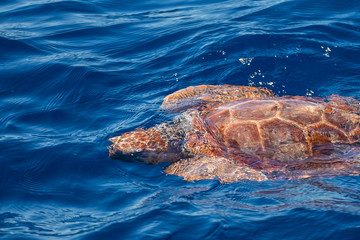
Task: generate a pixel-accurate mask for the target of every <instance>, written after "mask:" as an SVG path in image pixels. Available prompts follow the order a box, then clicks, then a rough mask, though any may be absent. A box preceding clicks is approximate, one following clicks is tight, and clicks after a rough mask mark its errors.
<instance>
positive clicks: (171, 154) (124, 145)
mask: <svg viewBox="0 0 360 240" xmlns="http://www.w3.org/2000/svg"><path fill="white" fill-rule="evenodd" d="M109 140H110V142H112V143H113V144H112V145H111V146H109V147H108V149H109V156H110V157H111V158H112V159H120V160H125V161H130V162H144V163H148V164H157V163H158V162H173V161H176V160H178V159H179V158H180V157H179V156H180V153H179V152H176V151H174V150H172V151H171V148H170V147H169V142H168V140H167V138H166V136H164V134H163V133H162V132H161V130H159V129H157V128H155V127H153V128H149V129H147V130H144V129H137V130H135V131H132V132H128V133H124V134H122V135H121V136H117V137H113V138H110V139H109Z"/></svg>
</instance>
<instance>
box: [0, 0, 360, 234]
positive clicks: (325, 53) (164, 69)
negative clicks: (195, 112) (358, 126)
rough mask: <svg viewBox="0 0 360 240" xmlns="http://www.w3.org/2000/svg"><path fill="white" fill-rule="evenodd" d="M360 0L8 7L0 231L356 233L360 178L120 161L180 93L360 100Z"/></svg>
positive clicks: (3, 7) (1, 42)
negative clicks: (241, 173) (114, 150)
mask: <svg viewBox="0 0 360 240" xmlns="http://www.w3.org/2000/svg"><path fill="white" fill-rule="evenodd" d="M359 12H360V5H359V2H358V1H356V0H346V1H341V2H339V1H335V0H318V1H315V2H314V1H310V0H275V1H274V0H272V1H270V0H256V1H255V0H243V1H235V0H228V1H220V0H211V1H203V0H202V1H201V0H189V1H176V0H171V1H165V3H164V2H161V1H151V0H140V1H127V0H123V1H115V0H86V1H85V0H76V1H75V0H69V1H64V0H36V1H35V0H26V1H25V0H11V1H10V0H2V1H1V3H0V19H1V21H0V76H1V78H0V151H1V155H0V161H1V168H0V189H1V194H0V202H1V205H0V237H1V238H3V239H190V238H191V239H358V237H359V236H360V187H359V183H360V178H359V177H358V176H342V177H335V178H325V179H308V180H300V181H280V180H279V181H268V182H262V183H258V182H251V181H240V182H238V183H234V184H220V183H219V182H217V181H213V180H207V181H198V182H190V183H189V182H185V181H183V180H181V179H180V178H178V177H176V176H166V175H165V174H164V173H163V168H164V166H165V165H154V166H149V165H144V164H132V163H127V162H121V161H112V160H111V159H109V158H108V152H107V149H106V147H107V146H108V145H109V142H108V141H107V139H108V138H109V137H112V136H115V135H118V134H121V133H123V132H126V131H130V130H133V129H135V128H136V127H138V126H143V127H149V126H152V125H154V124H156V123H160V122H162V121H165V120H169V119H170V118H171V117H172V116H169V115H166V114H165V113H163V112H161V111H159V110H158V108H159V106H160V104H161V101H162V99H163V98H164V97H165V96H166V95H167V94H170V93H172V92H173V91H176V90H179V89H181V88H185V87H188V86H192V85H199V84H238V85H252V86H263V87H267V88H269V89H271V90H273V91H274V92H275V93H277V94H280V95H283V94H289V95H308V96H320V97H323V96H328V95H331V94H340V95H344V96H354V97H356V98H359V97H360V73H359V69H360V41H359V39H360V27H359V26H360V15H359Z"/></svg>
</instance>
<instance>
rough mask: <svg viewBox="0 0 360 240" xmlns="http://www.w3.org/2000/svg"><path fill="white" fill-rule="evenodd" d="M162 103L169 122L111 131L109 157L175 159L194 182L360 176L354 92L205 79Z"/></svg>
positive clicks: (359, 113)
mask: <svg viewBox="0 0 360 240" xmlns="http://www.w3.org/2000/svg"><path fill="white" fill-rule="evenodd" d="M162 108H163V109H165V110H167V111H170V112H181V111H182V114H180V115H179V116H178V117H176V118H175V119H174V120H173V122H171V123H162V124H159V125H156V126H154V127H152V128H149V129H147V130H144V129H138V130H135V131H133V132H130V133H124V134H123V135H121V136H118V137H114V138H111V139H110V141H111V142H113V144H112V145H111V146H110V147H109V151H110V157H112V158H118V159H123V160H129V159H130V160H138V161H142V162H146V163H152V164H154V163H158V162H173V163H172V164H171V165H170V166H168V167H167V168H166V169H165V172H166V173H167V174H173V175H178V176H181V177H183V178H184V179H185V180H188V181H193V180H200V179H219V180H220V181H221V182H228V183H229V182H236V181H239V180H242V179H247V180H255V181H264V180H268V179H301V178H308V177H330V176H336V175H358V174H359V172H360V167H359V165H360V160H359V159H360V157H359V150H360V148H359V147H360V146H359V145H358V144H359V143H360V105H359V102H358V101H357V100H355V99H354V98H350V97H341V96H337V95H332V96H330V97H328V98H326V99H321V98H311V97H302V96H284V97H278V96H274V94H273V93H272V92H271V91H270V90H267V89H264V88H256V87H246V86H231V85H222V86H216V85H201V86H195V87H188V88H186V89H182V90H179V91H177V92H175V93H173V94H171V95H169V96H167V97H166V98H165V99H164V102H163V104H162Z"/></svg>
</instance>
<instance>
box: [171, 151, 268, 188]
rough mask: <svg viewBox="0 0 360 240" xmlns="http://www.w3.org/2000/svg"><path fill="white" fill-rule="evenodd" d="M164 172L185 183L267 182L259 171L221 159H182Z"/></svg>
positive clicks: (207, 157) (201, 157)
mask: <svg viewBox="0 0 360 240" xmlns="http://www.w3.org/2000/svg"><path fill="white" fill-rule="evenodd" d="M165 172H166V173H167V174H172V175H177V176H180V177H183V178H184V180H186V181H195V180H202V179H217V180H219V181H220V182H222V183H232V182H237V181H239V180H252V181H266V180H268V178H267V177H266V175H264V174H263V173H261V172H260V171H257V170H254V169H251V168H249V167H247V166H245V165H242V164H239V163H236V162H234V161H233V160H231V159H227V158H223V157H209V156H200V157H194V158H190V159H182V160H180V161H178V162H175V163H173V164H171V165H170V166H168V167H167V168H166V169H165Z"/></svg>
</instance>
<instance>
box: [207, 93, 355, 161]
mask: <svg viewBox="0 0 360 240" xmlns="http://www.w3.org/2000/svg"><path fill="white" fill-rule="evenodd" d="M204 122H205V124H206V125H207V127H208V129H209V131H210V132H211V134H212V135H213V136H214V138H215V139H216V140H217V142H218V143H219V144H220V145H221V146H222V148H223V149H225V151H226V154H227V156H228V157H230V158H232V159H240V158H241V159H244V158H245V159H246V158H247V156H248V157H249V158H251V159H254V156H256V158H257V159H261V161H259V162H261V164H266V161H264V160H276V161H279V162H281V164H283V162H284V161H289V160H292V161H293V160H294V159H305V158H307V157H309V156H316V155H321V154H325V153H328V152H329V151H331V150H332V149H333V146H334V144H337V143H340V144H341V143H355V142H359V140H360V131H359V130H360V117H359V115H358V113H356V112H353V111H352V109H349V108H344V107H342V105H336V104H332V103H331V102H325V101H323V100H321V99H316V98H307V97H281V98H280V97H272V98H257V99H243V100H239V101H234V102H230V103H227V104H222V105H219V106H217V107H214V108H213V109H211V110H210V111H209V112H207V113H205V116H204ZM252 161H253V160H252ZM270 164H271V165H273V164H274V163H273V162H272V163H269V165H270Z"/></svg>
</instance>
